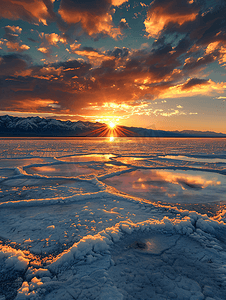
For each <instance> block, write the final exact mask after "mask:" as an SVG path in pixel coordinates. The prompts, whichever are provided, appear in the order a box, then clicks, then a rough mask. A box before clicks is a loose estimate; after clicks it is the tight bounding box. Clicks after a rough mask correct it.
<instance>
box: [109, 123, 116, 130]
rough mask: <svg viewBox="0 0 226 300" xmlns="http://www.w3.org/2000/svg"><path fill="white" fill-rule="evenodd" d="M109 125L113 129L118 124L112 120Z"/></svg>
mask: <svg viewBox="0 0 226 300" xmlns="http://www.w3.org/2000/svg"><path fill="white" fill-rule="evenodd" d="M108 126H109V127H110V128H111V129H113V128H115V126H116V125H115V123H114V122H110V123H109V125H108Z"/></svg>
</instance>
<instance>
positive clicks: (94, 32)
mask: <svg viewBox="0 0 226 300" xmlns="http://www.w3.org/2000/svg"><path fill="white" fill-rule="evenodd" d="M86 2H87V3H86ZM124 2H126V1H125V0H113V1H111V0H98V1H97V0H96V1H92V2H89V1H86V0H85V1H82V2H79V1H76V2H72V1H70V0H62V1H61V5H60V9H59V11H58V13H59V14H60V16H61V18H62V19H63V20H64V21H65V22H66V23H68V24H77V25H79V26H80V29H82V30H83V31H84V32H86V33H87V34H88V35H90V36H93V37H96V36H98V35H99V34H102V35H107V36H110V37H112V38H114V39H116V38H117V37H118V36H119V35H121V30H120V28H117V27H114V24H113V20H112V12H113V11H111V6H112V5H114V6H120V5H121V4H123V3H124ZM77 29H78V32H79V28H77ZM80 33H81V32H80Z"/></svg>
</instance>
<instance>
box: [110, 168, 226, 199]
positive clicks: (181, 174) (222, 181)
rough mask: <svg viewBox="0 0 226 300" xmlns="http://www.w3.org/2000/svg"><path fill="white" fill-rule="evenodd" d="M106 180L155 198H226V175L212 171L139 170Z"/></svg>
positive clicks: (127, 190)
mask: <svg viewBox="0 0 226 300" xmlns="http://www.w3.org/2000/svg"><path fill="white" fill-rule="evenodd" d="M104 182H105V183H106V184H108V185H111V186H113V187H115V188H117V189H118V190H119V191H122V192H124V193H128V194H130V195H134V196H137V197H142V198H145V199H147V200H151V201H161V202H164V203H165V202H167V203H199V202H201V203H205V202H212V201H213V202H216V201H226V177H225V176H224V175H219V174H215V173H210V172H209V173H208V172H200V171H191V170H189V171H174V170H147V169H138V170H136V171H132V172H128V173H124V174H120V175H118V176H113V177H110V178H107V179H105V180H104Z"/></svg>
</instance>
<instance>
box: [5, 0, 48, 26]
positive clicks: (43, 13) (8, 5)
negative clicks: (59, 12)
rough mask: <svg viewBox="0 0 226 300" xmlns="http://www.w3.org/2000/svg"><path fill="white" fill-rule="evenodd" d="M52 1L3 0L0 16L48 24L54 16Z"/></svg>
mask: <svg viewBox="0 0 226 300" xmlns="http://www.w3.org/2000/svg"><path fill="white" fill-rule="evenodd" d="M52 8H53V5H52V1H49V0H48V1H44V0H29V1H26V0H1V1H0V17H2V18H7V19H12V20H18V19H22V20H25V21H27V22H30V23H42V24H44V25H47V20H49V19H52V18H53V10H52Z"/></svg>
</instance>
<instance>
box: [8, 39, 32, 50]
mask: <svg viewBox="0 0 226 300" xmlns="http://www.w3.org/2000/svg"><path fill="white" fill-rule="evenodd" d="M6 47H7V48H8V49H9V51H17V52H22V51H25V50H29V49H30V47H29V46H27V45H20V44H19V43H18V42H9V41H8V42H6Z"/></svg>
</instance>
